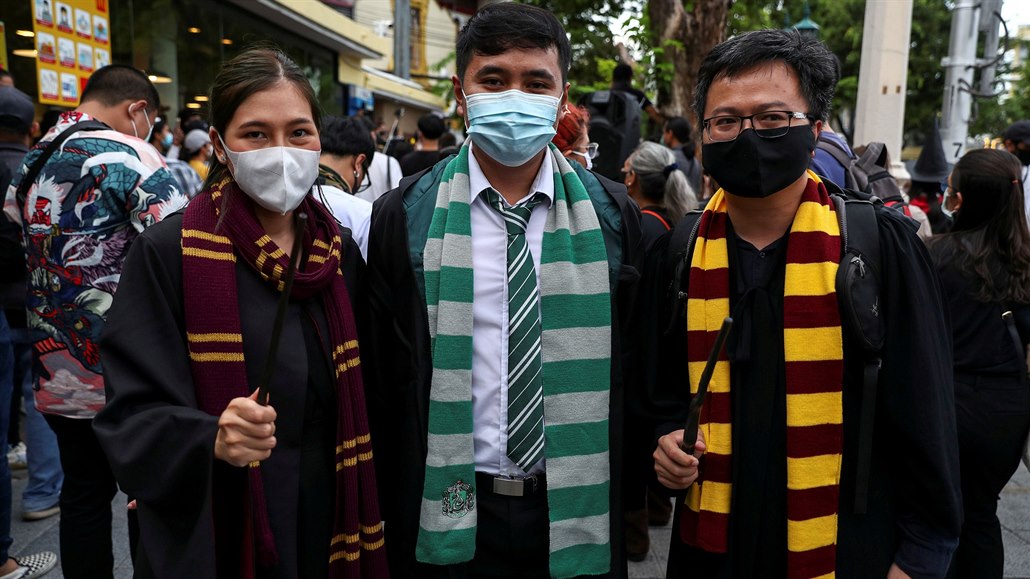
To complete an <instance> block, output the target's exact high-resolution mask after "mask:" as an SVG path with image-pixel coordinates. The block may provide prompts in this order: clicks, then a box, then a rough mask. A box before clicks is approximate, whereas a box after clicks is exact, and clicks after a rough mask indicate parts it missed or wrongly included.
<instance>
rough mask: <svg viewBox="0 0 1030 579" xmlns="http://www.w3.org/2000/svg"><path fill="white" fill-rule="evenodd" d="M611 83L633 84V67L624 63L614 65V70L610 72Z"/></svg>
mask: <svg viewBox="0 0 1030 579" xmlns="http://www.w3.org/2000/svg"><path fill="white" fill-rule="evenodd" d="M612 82H623V83H630V82H633V67H632V66H630V65H628V64H626V63H625V62H620V63H619V64H616V65H615V69H614V70H612Z"/></svg>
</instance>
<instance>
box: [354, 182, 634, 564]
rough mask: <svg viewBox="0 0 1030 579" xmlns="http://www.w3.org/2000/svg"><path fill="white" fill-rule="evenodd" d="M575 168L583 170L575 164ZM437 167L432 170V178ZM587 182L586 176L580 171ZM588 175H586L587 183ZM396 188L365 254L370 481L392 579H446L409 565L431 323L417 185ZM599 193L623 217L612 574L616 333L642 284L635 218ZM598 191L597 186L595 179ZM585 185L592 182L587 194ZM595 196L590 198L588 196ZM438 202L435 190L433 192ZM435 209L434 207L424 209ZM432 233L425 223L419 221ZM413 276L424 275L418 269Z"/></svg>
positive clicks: (611, 188) (622, 201)
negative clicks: (416, 253) (409, 193)
mask: <svg viewBox="0 0 1030 579" xmlns="http://www.w3.org/2000/svg"><path fill="white" fill-rule="evenodd" d="M573 166H574V167H579V166H578V165H576V164H575V163H573ZM440 167H441V165H438V166H437V167H436V168H435V169H434V171H438V170H439V169H440ZM581 178H583V172H581ZM587 178H589V177H587ZM408 179H410V180H405V181H402V182H401V185H400V189H398V190H394V191H391V192H390V193H388V194H387V195H385V196H383V197H382V198H380V199H379V200H378V201H377V202H376V204H375V207H374V208H373V211H372V225H371V230H370V234H369V237H370V244H369V249H368V263H369V266H368V270H367V275H366V280H367V281H368V284H369V285H368V288H367V290H366V291H367V295H368V296H369V320H368V324H367V328H368V332H367V333H366V334H365V335H366V336H367V337H365V342H364V344H366V346H367V347H366V348H365V350H363V352H366V353H367V352H371V353H372V355H371V357H369V356H366V357H365V358H363V361H362V365H363V367H364V368H365V380H366V384H368V387H367V388H366V390H367V391H368V392H369V394H368V405H369V419H370V422H371V426H372V444H373V448H374V451H375V456H376V457H377V458H376V479H377V484H378V485H379V499H380V504H381V506H382V512H383V520H384V521H385V524H386V527H385V528H386V545H387V554H388V556H389V558H390V569H391V573H392V575H393V576H394V577H419V578H425V577H450V576H455V575H452V573H453V572H457V573H459V574H458V575H456V576H461V575H460V573H461V571H455V570H452V569H448V568H446V567H439V566H429V565H425V564H422V563H418V562H417V561H416V560H415V545H416V542H417V539H418V529H419V515H420V512H421V506H422V490H423V483H424V481H425V466H426V453H427V436H428V435H427V429H428V420H429V410H428V407H429V390H430V384H431V378H432V370H433V364H432V356H431V352H430V340H429V326H428V321H427V317H426V304H425V301H424V298H423V297H422V294H421V291H420V289H419V283H418V281H416V272H415V270H414V269H413V267H412V262H411V255H410V254H409V224H408V219H409V215H408V209H407V208H406V207H405V197H404V195H403V194H404V193H405V191H406V190H407V188H408V187H415V186H419V187H422V186H425V182H424V181H420V182H418V183H416V184H412V183H413V182H414V178H408ZM605 183H606V185H605V188H604V191H603V193H602V194H607V195H609V196H610V199H609V201H611V203H610V207H611V210H614V211H619V212H620V217H619V219H620V221H621V224H622V227H623V229H622V232H621V233H622V244H623V247H622V254H623V260H622V264H621V268H620V271H618V272H610V274H612V275H613V276H614V277H615V278H616V279H617V282H618V286H617V290H616V297H615V299H613V300H612V364H611V368H612V369H611V393H610V405H611V411H610V418H609V445H610V457H611V459H610V464H611V473H610V474H611V486H610V497H611V500H610V505H609V509H610V513H611V536H612V539H611V547H612V571H611V574H610V575H611V576H612V577H625V576H626V573H627V568H626V559H625V556H624V545H623V531H622V526H623V521H622V501H621V498H622V496H621V494H622V486H621V481H622V477H621V472H620V466H621V464H622V460H623V457H622V451H623V445H622V440H623V439H622V436H623V419H624V411H623V404H624V391H625V389H629V388H631V386H630V385H628V384H627V383H626V382H627V377H628V376H630V363H631V360H630V355H629V352H630V348H629V346H628V345H627V344H628V342H627V337H628V336H627V335H626V334H625V333H624V332H623V331H622V329H628V328H629V327H630V324H629V322H630V320H631V316H632V306H633V305H634V304H635V298H636V285H637V283H638V280H639V269H638V265H639V264H638V263H637V260H638V259H639V255H640V249H639V243H640V230H639V227H640V225H639V214H638V210H637V208H636V205H635V204H633V203H632V202H631V201H630V200H629V198H628V197H627V196H626V193H625V188H624V187H622V186H621V185H617V184H614V183H612V182H608V181H605ZM593 185H594V189H593V191H594V193H596V192H597V187H599V185H598V183H597V181H595V182H593ZM589 187H590V185H589V184H588V189H589ZM594 193H592V194H594ZM427 194H431V195H433V199H435V190H432V191H431V192H430V193H427ZM429 207H430V208H432V205H429ZM425 224H426V226H427V229H428V222H426V223H425ZM418 277H419V279H420V278H421V271H419V272H418Z"/></svg>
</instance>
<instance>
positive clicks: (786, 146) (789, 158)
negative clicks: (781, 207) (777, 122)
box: [701, 125, 815, 197]
mask: <svg viewBox="0 0 1030 579" xmlns="http://www.w3.org/2000/svg"><path fill="white" fill-rule="evenodd" d="M814 149H815V135H813V134H812V125H799V126H796V127H791V128H790V129H789V130H788V131H787V134H785V135H783V136H782V137H776V138H774V139H763V138H761V137H759V136H758V134H757V133H756V132H755V130H754V129H751V130H746V131H743V132H741V133H740V135H739V136H738V137H737V138H736V139H735V140H733V141H727V142H724V143H705V144H704V145H702V146H701V154H702V164H703V165H704V167H705V169H706V170H707V171H708V172H709V173H710V174H711V175H712V178H713V179H715V181H716V182H717V183H718V184H719V186H720V187H722V188H723V189H725V190H726V191H727V192H729V193H732V194H734V195H736V196H738V197H768V196H770V195H772V194H773V193H776V192H777V191H780V190H782V189H784V188H785V187H787V186H788V185H790V184H791V183H793V182H794V181H797V180H798V178H799V177H801V175H802V174H803V173H804V172H805V170H806V169H808V164H809V162H810V161H811V160H812V151H813V150H814Z"/></svg>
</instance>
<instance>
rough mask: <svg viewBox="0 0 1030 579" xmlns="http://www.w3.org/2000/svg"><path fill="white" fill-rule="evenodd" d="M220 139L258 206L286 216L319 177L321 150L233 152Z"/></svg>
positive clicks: (236, 175)
mask: <svg viewBox="0 0 1030 579" xmlns="http://www.w3.org/2000/svg"><path fill="white" fill-rule="evenodd" d="M218 140H219V141H221V143H222V147H223V148H224V149H225V153H226V154H227V155H229V160H230V161H232V174H233V175H232V176H233V178H234V179H236V183H237V184H238V185H239V186H240V189H243V192H244V193H246V194H247V195H249V196H250V198H251V199H253V200H254V201H255V202H256V203H257V204H258V205H260V206H262V207H264V208H265V209H268V210H269V211H275V212H276V213H280V214H283V215H285V214H286V213H288V212H290V211H293V210H294V209H296V208H297V206H299V205H300V203H301V201H303V200H304V197H306V196H307V194H308V191H310V190H311V186H312V185H314V184H315V179H317V178H318V158H319V155H320V154H321V151H312V150H309V149H298V148H296V147H266V148H264V149H256V150H253V151H242V152H237V151H232V150H230V149H229V147H226V146H225V141H223V140H222V137H220V136H219V137H218Z"/></svg>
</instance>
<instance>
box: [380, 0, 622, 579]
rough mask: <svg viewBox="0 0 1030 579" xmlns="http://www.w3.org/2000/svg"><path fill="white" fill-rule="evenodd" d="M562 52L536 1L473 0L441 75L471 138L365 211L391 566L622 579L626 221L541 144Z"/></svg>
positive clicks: (562, 97)
mask: <svg viewBox="0 0 1030 579" xmlns="http://www.w3.org/2000/svg"><path fill="white" fill-rule="evenodd" d="M570 60H571V50H570V47H569V42H568V37H567V36H566V33H565V30H564V29H563V28H562V26H561V24H560V23H559V22H558V20H557V19H556V18H555V17H554V15H553V14H551V13H550V12H547V11H546V10H543V9H541V8H537V7H534V6H527V5H523V4H518V3H508V2H504V3H496V4H489V5H487V6H484V7H483V8H482V9H480V10H479V12H478V13H476V15H475V16H473V17H472V18H471V19H470V20H469V21H468V23H467V24H466V25H465V27H464V28H463V29H462V31H461V33H460V34H459V36H458V39H457V75H456V76H454V77H453V79H452V82H453V85H454V96H455V99H456V100H457V103H458V114H459V115H461V116H462V117H463V118H464V121H465V125H466V127H467V133H468V134H469V135H470V140H469V141H466V143H465V144H464V145H463V146H462V148H461V150H460V151H459V152H458V153H457V155H455V156H454V157H451V158H449V159H447V160H444V161H441V162H440V163H438V164H436V165H435V166H434V167H433V168H432V169H430V170H428V171H427V172H426V173H425V174H423V175H422V176H421V177H419V178H417V179H416V178H406V179H405V180H402V182H401V185H400V187H399V188H398V189H396V190H394V191H392V192H390V193H388V194H387V195H385V196H384V197H383V198H382V199H380V200H379V201H377V202H376V204H375V205H374V207H373V210H372V211H373V212H372V229H371V232H370V237H369V252H368V253H369V258H368V264H369V265H368V269H367V270H366V272H367V275H368V280H369V299H370V307H369V317H370V319H369V324H368V327H369V335H368V337H366V342H365V343H366V344H368V345H369V346H370V347H369V348H368V349H367V351H371V352H372V355H371V356H370V357H367V358H366V361H365V362H366V363H365V364H364V366H365V368H366V371H367V373H366V375H367V376H369V381H370V387H369V392H374V393H375V394H374V396H372V397H370V399H369V412H370V414H371V415H372V416H373V421H372V425H373V432H372V438H373V440H377V441H378V443H377V444H379V445H380V446H379V448H377V451H379V452H380V455H379V456H382V453H383V452H389V458H388V459H387V460H379V461H377V462H376V468H377V472H378V475H379V476H378V480H379V482H380V485H381V486H380V496H384V497H385V496H390V498H391V499H390V500H389V501H384V504H383V509H384V511H383V515H384V516H383V518H384V521H385V524H386V533H387V535H386V541H387V544H388V545H389V547H388V550H387V554H388V556H389V558H390V571H391V574H392V575H393V576H395V577H438V576H469V577H484V576H485V577H541V576H560V577H572V576H579V575H592V576H601V577H620V576H625V573H626V562H625V556H624V549H623V545H622V508H621V500H622V497H621V492H620V488H621V487H620V479H621V468H620V466H621V456H622V454H621V451H622V434H623V433H622V420H623V416H624V408H623V401H624V392H623V384H624V371H625V370H626V368H624V367H623V365H622V362H623V359H624V357H626V356H627V354H628V351H627V350H624V349H623V347H622V346H620V344H628V341H627V336H625V335H624V334H623V333H622V332H623V331H624V330H625V329H628V328H629V320H628V319H626V316H627V315H628V313H629V308H628V305H629V304H628V300H629V299H631V297H632V295H633V290H634V287H633V286H634V284H635V282H636V278H637V277H638V273H637V272H638V269H637V261H638V255H639V254H638V248H639V243H640V230H639V227H640V216H639V212H638V210H637V208H636V206H635V205H634V204H633V203H631V202H630V200H629V199H628V197H627V195H626V190H625V188H624V187H623V186H622V185H621V184H616V183H614V182H611V181H608V180H605V179H603V178H601V177H598V176H596V175H594V174H593V173H591V172H589V171H587V170H586V169H585V168H584V167H583V166H582V165H580V164H579V163H572V162H570V161H569V160H568V159H566V157H565V156H563V155H562V154H561V152H560V151H559V150H558V149H557V148H556V147H554V146H553V145H552V144H551V139H552V137H553V136H554V135H555V127H556V126H557V124H558V123H559V121H560V119H561V118H562V115H563V114H566V113H564V111H565V110H566V109H565V105H566V103H567V99H568V87H569V85H568V82H567V80H566V79H567V73H568V70H569V65H570ZM626 347H628V345H627V346H626ZM380 449H381V450H380Z"/></svg>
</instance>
